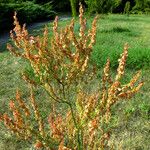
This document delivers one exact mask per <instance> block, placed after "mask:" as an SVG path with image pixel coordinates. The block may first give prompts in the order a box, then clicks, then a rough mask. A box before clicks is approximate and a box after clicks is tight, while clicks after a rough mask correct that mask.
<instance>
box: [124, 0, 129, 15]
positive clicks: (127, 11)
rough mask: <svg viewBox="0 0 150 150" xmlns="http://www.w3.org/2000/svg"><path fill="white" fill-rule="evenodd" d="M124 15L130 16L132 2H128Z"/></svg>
mask: <svg viewBox="0 0 150 150" xmlns="http://www.w3.org/2000/svg"><path fill="white" fill-rule="evenodd" d="M124 13H125V14H127V15H128V16H129V13H130V2H129V1H127V2H126V5H125V8H124Z"/></svg>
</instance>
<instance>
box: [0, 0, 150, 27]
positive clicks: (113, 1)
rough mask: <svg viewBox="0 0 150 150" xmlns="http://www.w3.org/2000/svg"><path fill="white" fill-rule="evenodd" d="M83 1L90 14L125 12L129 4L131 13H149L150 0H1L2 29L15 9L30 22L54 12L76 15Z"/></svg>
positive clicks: (10, 18) (49, 15)
mask: <svg viewBox="0 0 150 150" xmlns="http://www.w3.org/2000/svg"><path fill="white" fill-rule="evenodd" d="M79 2H82V3H83V4H84V5H85V7H86V11H87V13H88V14H91V13H95V12H96V13H124V12H126V11H125V7H126V6H128V5H126V4H129V5H130V7H129V10H128V11H127V12H126V13H128V14H129V12H130V13H134V14H135V13H136V14H141V13H149V12H150V0H109V1H108V0H65V1H62V0H42V1H41V0H0V14H1V15H0V29H4V28H5V29H6V27H10V26H11V25H12V16H13V14H14V11H17V12H18V18H19V20H20V22H26V23H30V22H33V21H37V20H42V19H47V18H50V17H51V19H52V18H53V16H54V15H55V13H54V12H71V10H72V15H73V16H76V15H77V11H76V10H78V8H79V6H78V4H79Z"/></svg>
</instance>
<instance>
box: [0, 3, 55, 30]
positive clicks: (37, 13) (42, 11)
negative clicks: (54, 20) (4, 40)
mask: <svg viewBox="0 0 150 150" xmlns="http://www.w3.org/2000/svg"><path fill="white" fill-rule="evenodd" d="M14 11H16V12H17V13H18V17H19V20H20V22H21V23H23V22H25V21H26V23H30V22H33V21H37V20H41V19H46V18H49V17H50V16H51V17H53V16H54V14H55V13H54V11H52V5H51V4H50V3H48V4H45V5H38V4H34V3H33V2H29V1H28V2H22V3H8V4H5V3H0V14H1V16H0V18H1V19H0V21H1V25H2V28H5V29H6V27H7V26H8V27H9V26H10V25H11V24H12V22H13V20H11V19H10V16H13V13H14Z"/></svg>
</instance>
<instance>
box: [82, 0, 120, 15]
mask: <svg viewBox="0 0 150 150" xmlns="http://www.w3.org/2000/svg"><path fill="white" fill-rule="evenodd" d="M85 2H86V4H87V5H88V12H89V14H90V13H93V12H97V13H108V12H112V11H113V9H114V8H116V7H117V6H118V5H119V4H120V2H121V1H120V0H115V1H114V0H109V1H107V0H85Z"/></svg>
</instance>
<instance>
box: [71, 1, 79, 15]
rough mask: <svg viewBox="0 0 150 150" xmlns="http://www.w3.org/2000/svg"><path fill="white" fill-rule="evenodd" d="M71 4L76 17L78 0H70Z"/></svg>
mask: <svg viewBox="0 0 150 150" xmlns="http://www.w3.org/2000/svg"><path fill="white" fill-rule="evenodd" d="M70 5H71V11H72V16H73V17H76V16H77V11H76V0H70Z"/></svg>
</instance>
